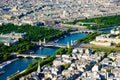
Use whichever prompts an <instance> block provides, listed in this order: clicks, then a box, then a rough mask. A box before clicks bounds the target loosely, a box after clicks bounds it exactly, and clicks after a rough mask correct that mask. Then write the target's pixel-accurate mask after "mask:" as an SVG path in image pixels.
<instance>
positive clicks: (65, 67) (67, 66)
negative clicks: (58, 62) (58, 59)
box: [62, 64, 70, 70]
mask: <svg viewBox="0 0 120 80" xmlns="http://www.w3.org/2000/svg"><path fill="white" fill-rule="evenodd" d="M62 67H63V70H64V69H68V68H69V67H70V64H64V65H62Z"/></svg>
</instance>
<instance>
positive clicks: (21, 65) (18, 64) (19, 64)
mask: <svg viewBox="0 0 120 80" xmlns="http://www.w3.org/2000/svg"><path fill="white" fill-rule="evenodd" d="M111 29H113V28H108V29H103V30H101V31H103V32H109V31H110V30H111ZM85 36H87V34H86V33H76V34H71V35H69V36H66V37H65V38H62V39H60V40H59V41H58V42H57V43H60V44H67V42H69V43H70V42H71V40H72V41H76V40H77V39H79V38H83V37H85ZM57 49H58V48H42V49H38V50H36V51H35V54H39V55H54V54H55V51H56V50H57ZM35 61H37V60H36V59H24V58H22V59H19V60H17V61H15V62H13V63H11V64H9V65H7V66H6V67H4V68H3V69H1V70H0V71H5V73H4V74H2V75H0V80H6V78H7V76H10V75H12V74H14V73H15V72H17V71H18V70H19V71H23V70H24V69H25V68H27V66H28V65H29V64H31V63H33V62H35Z"/></svg>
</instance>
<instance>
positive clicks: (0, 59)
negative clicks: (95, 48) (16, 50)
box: [0, 53, 13, 62]
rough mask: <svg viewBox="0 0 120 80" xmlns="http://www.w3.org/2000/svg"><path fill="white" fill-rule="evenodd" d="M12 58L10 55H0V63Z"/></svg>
mask: <svg viewBox="0 0 120 80" xmlns="http://www.w3.org/2000/svg"><path fill="white" fill-rule="evenodd" d="M11 58H13V56H12V55H11V54H8V53H0V62H1V61H6V60H9V59H11Z"/></svg>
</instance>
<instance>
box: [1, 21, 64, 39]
mask: <svg viewBox="0 0 120 80" xmlns="http://www.w3.org/2000/svg"><path fill="white" fill-rule="evenodd" d="M10 32H20V33H24V32H26V33H27V34H28V35H27V36H26V37H25V40H26V41H39V40H40V39H44V38H46V39H47V40H53V39H54V38H58V37H59V36H61V35H63V34H65V32H63V31H59V30H56V29H52V28H45V27H38V26H31V25H28V24H26V25H21V26H18V25H14V24H12V23H8V24H5V25H2V26H0V33H3V34H5V33H10Z"/></svg>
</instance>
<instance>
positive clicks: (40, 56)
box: [16, 54, 46, 59]
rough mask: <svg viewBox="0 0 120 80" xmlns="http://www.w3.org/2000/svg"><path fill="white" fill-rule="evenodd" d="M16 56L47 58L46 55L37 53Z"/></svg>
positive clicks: (17, 55)
mask: <svg viewBox="0 0 120 80" xmlns="http://www.w3.org/2000/svg"><path fill="white" fill-rule="evenodd" d="M16 57H24V58H29V57H30V58H42V59H44V58H46V56H43V55H35V54H16Z"/></svg>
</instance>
